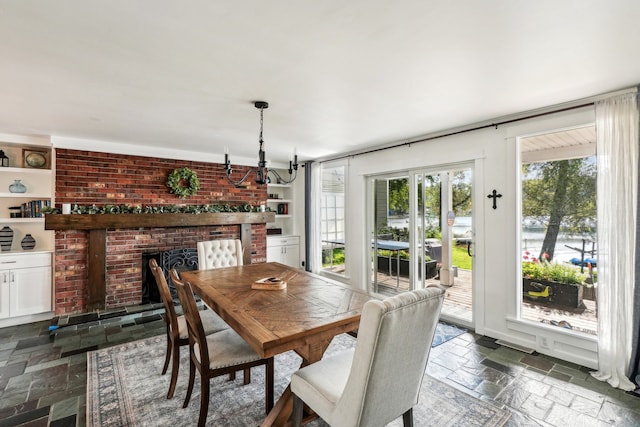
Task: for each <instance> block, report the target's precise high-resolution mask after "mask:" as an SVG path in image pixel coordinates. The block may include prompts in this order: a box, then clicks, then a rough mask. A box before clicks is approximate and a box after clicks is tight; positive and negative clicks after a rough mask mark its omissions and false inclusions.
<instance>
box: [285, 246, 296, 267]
mask: <svg viewBox="0 0 640 427" xmlns="http://www.w3.org/2000/svg"><path fill="white" fill-rule="evenodd" d="M282 263H283V264H285V265H289V266H291V267H296V268H299V267H300V246H298V245H289V246H283V247H282Z"/></svg>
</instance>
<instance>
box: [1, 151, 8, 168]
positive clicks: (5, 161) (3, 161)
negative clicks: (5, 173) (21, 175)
mask: <svg viewBox="0 0 640 427" xmlns="http://www.w3.org/2000/svg"><path fill="white" fill-rule="evenodd" d="M0 166H2V167H3V168H8V167H9V158H8V157H7V155H6V154H4V150H0Z"/></svg>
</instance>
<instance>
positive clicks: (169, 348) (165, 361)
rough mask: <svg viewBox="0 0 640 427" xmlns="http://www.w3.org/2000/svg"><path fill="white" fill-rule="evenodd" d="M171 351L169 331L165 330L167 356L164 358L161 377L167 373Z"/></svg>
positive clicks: (171, 344) (171, 343)
mask: <svg viewBox="0 0 640 427" xmlns="http://www.w3.org/2000/svg"><path fill="white" fill-rule="evenodd" d="M172 351H173V341H171V337H170V336H169V329H168V328H167V354H166V355H165V356H164V366H163V367H162V375H164V374H166V373H167V368H168V367H169V359H171V352H172Z"/></svg>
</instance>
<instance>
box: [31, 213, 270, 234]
mask: <svg viewBox="0 0 640 427" xmlns="http://www.w3.org/2000/svg"><path fill="white" fill-rule="evenodd" d="M274 221H275V214H274V213H273V212H215V213H201V214H192V213H158V214H146V213H139V214H69V215H60V214H56V215H45V218H44V228H45V229H46V230H98V229H108V228H112V229H125V228H150V227H193V226H199V225H228V224H265V223H267V222H274Z"/></svg>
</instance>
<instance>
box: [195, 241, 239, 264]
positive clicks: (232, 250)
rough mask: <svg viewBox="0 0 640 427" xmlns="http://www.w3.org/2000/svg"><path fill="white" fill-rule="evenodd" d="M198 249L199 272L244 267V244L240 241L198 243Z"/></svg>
mask: <svg viewBox="0 0 640 427" xmlns="http://www.w3.org/2000/svg"><path fill="white" fill-rule="evenodd" d="M197 249H198V269H199V270H210V269H212V268H221V267H233V266H236V265H242V242H241V241H240V240H239V239H219V240H207V241H205V242H198V243H197Z"/></svg>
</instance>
